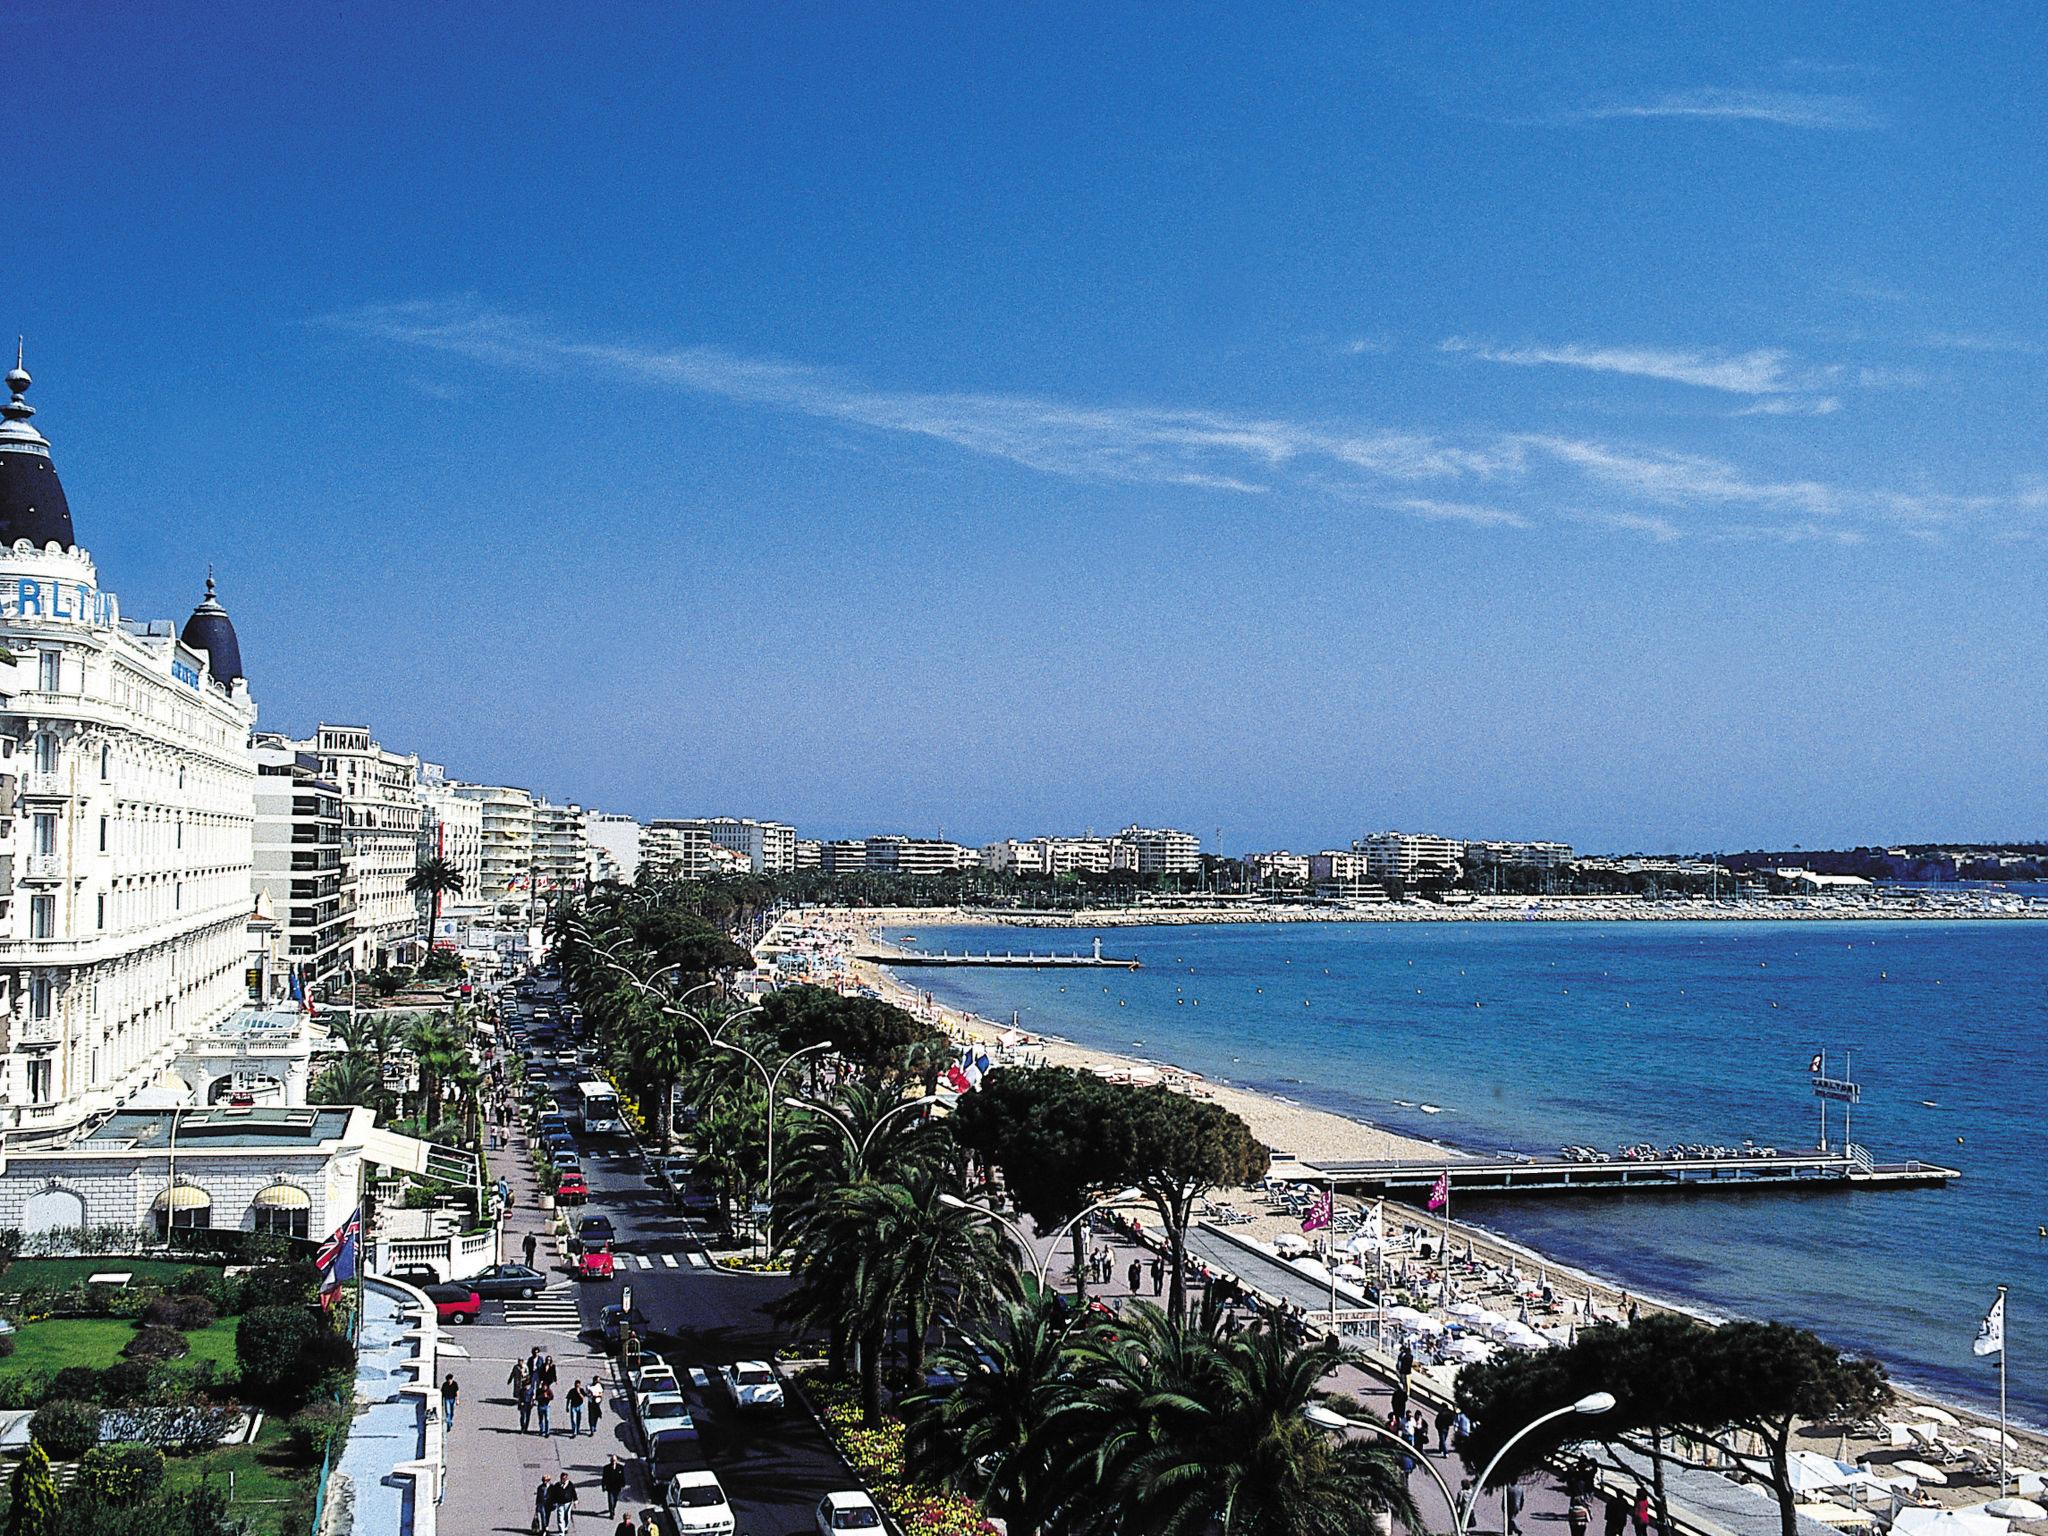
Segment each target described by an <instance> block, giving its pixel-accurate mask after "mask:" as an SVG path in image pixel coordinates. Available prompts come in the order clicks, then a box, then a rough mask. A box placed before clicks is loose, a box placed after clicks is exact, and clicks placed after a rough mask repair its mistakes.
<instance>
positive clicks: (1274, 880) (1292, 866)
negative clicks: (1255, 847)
mask: <svg viewBox="0 0 2048 1536" xmlns="http://www.w3.org/2000/svg"><path fill="white" fill-rule="evenodd" d="M1244 868H1245V873H1246V875H1248V876H1249V877H1250V879H1251V882H1252V884H1253V885H1257V886H1267V887H1272V886H1288V885H1307V884H1308V875H1309V859H1308V855H1307V854H1305V853H1287V852H1284V851H1283V852H1276V853H1248V854H1246V855H1245V856H1244Z"/></svg>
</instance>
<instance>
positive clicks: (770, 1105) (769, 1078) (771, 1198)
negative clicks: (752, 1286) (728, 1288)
mask: <svg viewBox="0 0 2048 1536" xmlns="http://www.w3.org/2000/svg"><path fill="white" fill-rule="evenodd" d="M700 1022H701V1021H700ZM706 1034H707V1035H709V1034H710V1032H709V1031H708V1030H707V1031H706ZM710 1044H711V1047H712V1049H713V1050H719V1051H731V1052H732V1053H733V1055H735V1056H744V1057H745V1058H746V1059H747V1060H748V1061H750V1062H752V1063H753V1065H754V1070H755V1071H756V1072H759V1073H760V1074H761V1076H762V1078H763V1079H765V1080H766V1082H767V1084H768V1102H767V1104H766V1106H765V1107H764V1109H763V1114H764V1116H765V1118H766V1120H767V1122H768V1124H767V1132H768V1219H767V1221H766V1223H765V1224H764V1225H765V1226H766V1229H767V1230H766V1231H765V1232H764V1233H763V1237H764V1238H765V1240H766V1242H767V1245H768V1252H769V1253H770V1255H773V1254H774V1252H775V1102H776V1100H775V1089H776V1085H777V1084H779V1083H780V1082H781V1081H782V1074H783V1073H784V1072H787V1071H788V1070H789V1068H790V1064H791V1063H792V1062H794V1061H795V1060H796V1059H797V1058H798V1057H799V1056H808V1055H810V1054H811V1053H812V1052H813V1051H829V1050H831V1049H832V1042H831V1041H830V1040H820V1041H819V1042H818V1043H817V1044H816V1045H807V1046H805V1047H804V1048H803V1049H802V1050H800V1051H791V1052H790V1053H789V1054H788V1055H787V1056H785V1057H783V1058H782V1063H781V1065H780V1066H778V1067H776V1069H775V1070H774V1071H773V1072H770V1071H769V1070H768V1067H767V1064H766V1063H765V1062H763V1061H762V1060H761V1058H760V1057H758V1056H756V1055H755V1054H754V1053H753V1052H752V1051H750V1050H748V1049H747V1048H746V1047H745V1046H743V1045H734V1044H733V1043H732V1042H731V1041H730V1040H720V1039H719V1038H718V1037H717V1036H716V1035H710Z"/></svg>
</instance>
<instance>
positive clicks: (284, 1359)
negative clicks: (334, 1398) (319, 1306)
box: [235, 1306, 356, 1409]
mask: <svg viewBox="0 0 2048 1536" xmlns="http://www.w3.org/2000/svg"><path fill="white" fill-rule="evenodd" d="M355 1354H356V1351H355V1346H354V1345H353V1344H351V1343H350V1342H349V1341H348V1340H347V1339H345V1338H343V1337H342V1336H341V1335H340V1334H338V1333H336V1332H335V1331H334V1330H333V1329H332V1328H330V1327H329V1326H328V1323H327V1319H326V1317H325V1316H324V1315H322V1314H321V1313H319V1312H318V1311H315V1310H314V1309H313V1308H311V1307H307V1306H295V1307H292V1306H270V1307H255V1308H252V1309H251V1310H249V1311H247V1312H245V1313H243V1314H242V1320H241V1322H240V1323H238V1324H236V1326H235V1363H236V1365H237V1366H239V1367H240V1369H241V1375H242V1390H243V1391H244V1392H245V1393H246V1394H247V1395H248V1396H249V1397H250V1398H252V1399H254V1400H255V1401H256V1402H259V1403H263V1404H265V1405H267V1406H270V1407H274V1408H283V1409H291V1408H296V1407H298V1406H299V1405H301V1404H302V1403H305V1402H306V1401H308V1400H309V1399H311V1398H312V1397H314V1396H315V1395H317V1394H318V1393H319V1391H320V1390H321V1389H322V1387H323V1386H325V1385H327V1384H328V1383H329V1382H330V1381H331V1380H332V1379H333V1378H334V1377H335V1376H336V1375H337V1374H340V1373H343V1372H346V1373H348V1374H350V1375H353V1374H354V1371H355Z"/></svg>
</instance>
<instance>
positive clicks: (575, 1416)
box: [564, 1376, 584, 1435]
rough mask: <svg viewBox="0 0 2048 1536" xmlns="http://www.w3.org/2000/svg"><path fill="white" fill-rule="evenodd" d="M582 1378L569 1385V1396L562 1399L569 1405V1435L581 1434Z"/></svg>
mask: <svg viewBox="0 0 2048 1536" xmlns="http://www.w3.org/2000/svg"><path fill="white" fill-rule="evenodd" d="M583 1400H584V1396H583V1378H582V1377H580V1376H579V1377H577V1378H576V1380H574V1381H572V1382H571V1383H570V1384H569V1395H568V1397H567V1398H565V1399H564V1401H565V1402H567V1403H568V1405H569V1433H570V1434H572V1435H580V1434H582V1433H583Z"/></svg>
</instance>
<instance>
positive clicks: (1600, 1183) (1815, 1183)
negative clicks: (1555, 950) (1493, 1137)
mask: <svg viewBox="0 0 2048 1536" xmlns="http://www.w3.org/2000/svg"><path fill="white" fill-rule="evenodd" d="M1962 1176H1963V1175H1962V1171H1961V1170H1960V1169H1956V1168H1945V1167H1943V1166H1942V1165H1941V1164H1939V1163H1929V1162H1922V1161H1920V1160H1918V1159H1913V1160H1910V1161H1907V1162H1898V1163H1880V1162H1877V1161H1875V1160H1874V1159H1873V1158H1872V1157H1871V1155H1870V1153H1869V1152H1868V1151H1867V1150H1866V1149H1865V1148H1863V1147H1859V1146H1855V1145H1853V1144H1851V1145H1850V1146H1848V1147H1845V1148H1832V1149H1825V1150H1816V1151H1811V1152H1784V1151H1773V1152H1771V1153H1768V1154H1764V1153H1758V1154H1753V1155H1750V1156H1736V1157H1644V1158H1610V1159H1607V1160H1605V1161H1600V1162H1578V1161H1574V1160H1572V1159H1570V1158H1563V1157H1527V1158H1518V1157H1503V1158H1461V1157H1452V1158H1447V1159H1445V1160H1443V1161H1441V1162H1427V1161H1420V1160H1414V1159H1404V1160H1401V1161H1397V1162H1369V1161H1363V1160H1358V1159H1340V1158H1303V1157H1296V1158H1285V1157H1280V1156H1276V1157H1275V1159H1274V1162H1273V1167H1272V1171H1271V1174H1270V1177H1272V1178H1275V1179H1289V1180H1293V1181H1297V1182H1300V1183H1305V1184H1315V1185H1331V1184H1334V1185H1335V1186H1336V1187H1337V1188H1338V1189H1340V1190H1342V1191H1343V1192H1344V1193H1346V1194H1350V1195H1365V1196H1370V1197H1377V1196H1380V1195H1385V1196H1387V1197H1388V1198H1390V1199H1394V1200H1400V1201H1403V1202H1406V1203H1410V1204H1414V1205H1426V1204H1427V1202H1428V1200H1429V1196H1430V1192H1431V1191H1432V1190H1434V1189H1435V1188H1436V1183H1437V1180H1439V1179H1448V1180H1449V1183H1450V1193H1451V1208H1452V1210H1454V1211H1455V1210H1456V1209H1457V1206H1458V1201H1459V1200H1460V1199H1497V1198H1500V1197H1503V1196H1506V1197H1518V1196H1522V1195H1652V1194H1655V1195H1704V1194H1747V1193H1762V1192H1763V1191H1765V1190H1778V1189H1785V1188H1788V1187H1790V1188H1797V1189H1802V1190H1844V1191H1846V1190H1882V1189H1927V1188H1939V1187H1943V1186H1946V1185H1948V1184H1949V1183H1951V1182H1953V1181H1954V1180H1956V1179H1959V1178H1961V1177H1962Z"/></svg>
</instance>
